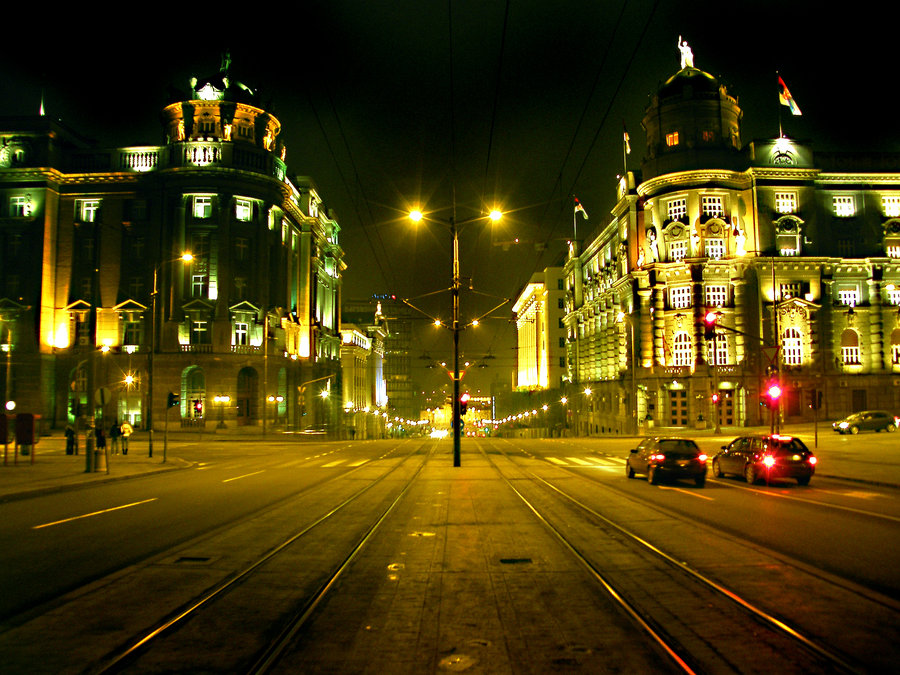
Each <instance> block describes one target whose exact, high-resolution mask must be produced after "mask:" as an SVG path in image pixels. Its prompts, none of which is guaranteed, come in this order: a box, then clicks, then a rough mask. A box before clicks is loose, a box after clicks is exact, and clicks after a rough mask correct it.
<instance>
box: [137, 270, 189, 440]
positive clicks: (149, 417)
mask: <svg viewBox="0 0 900 675" xmlns="http://www.w3.org/2000/svg"><path fill="white" fill-rule="evenodd" d="M193 259H194V256H192V255H191V254H190V253H187V252H185V253H182V254H181V256H180V257H178V258H175V259H173V260H164V261H163V262H161V263H160V264H159V265H156V266H155V267H154V268H153V292H152V293H151V294H150V324H151V325H150V354H149V356H148V357H147V360H148V363H147V371H148V372H147V375H148V377H147V381H148V382H147V397H148V399H149V400H148V401H147V430H148V431H149V432H150V435H149V439H148V442H147V447H148V456H149V457H153V353H154V352H155V351H156V324H157V318H156V296H157V295H158V294H159V289H158V282H159V272H160V270H161V269H162V268H163V265H166V264H167V263H173V262H177V261H179V260H180V261H182V262H190V261H192V260H193ZM166 417H168V415H167V416H166Z"/></svg>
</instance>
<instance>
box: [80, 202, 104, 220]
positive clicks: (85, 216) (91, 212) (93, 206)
mask: <svg viewBox="0 0 900 675" xmlns="http://www.w3.org/2000/svg"><path fill="white" fill-rule="evenodd" d="M76 209H77V212H78V217H79V218H80V219H81V222H83V223H94V222H96V221H97V213H98V212H99V211H100V200H99V199H79V200H78V201H77V202H76Z"/></svg>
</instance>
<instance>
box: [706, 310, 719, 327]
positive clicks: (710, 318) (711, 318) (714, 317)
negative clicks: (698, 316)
mask: <svg viewBox="0 0 900 675" xmlns="http://www.w3.org/2000/svg"><path fill="white" fill-rule="evenodd" d="M718 319H719V314H718V312H712V311H710V312H707V313H706V314H704V315H703V323H705V324H706V325H707V326H714V325H715V323H716V321H718Z"/></svg>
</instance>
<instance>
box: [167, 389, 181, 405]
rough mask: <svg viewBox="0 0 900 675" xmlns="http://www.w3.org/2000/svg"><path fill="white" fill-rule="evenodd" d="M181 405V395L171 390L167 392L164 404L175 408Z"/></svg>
mask: <svg viewBox="0 0 900 675" xmlns="http://www.w3.org/2000/svg"><path fill="white" fill-rule="evenodd" d="M180 405H181V396H179V395H178V394H173V393H172V392H171V391H170V392H169V399H168V402H167V404H166V407H168V408H177V407H178V406H180Z"/></svg>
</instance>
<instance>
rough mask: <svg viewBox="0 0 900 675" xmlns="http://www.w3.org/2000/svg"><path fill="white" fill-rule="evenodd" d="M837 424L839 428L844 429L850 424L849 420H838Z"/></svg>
mask: <svg viewBox="0 0 900 675" xmlns="http://www.w3.org/2000/svg"><path fill="white" fill-rule="evenodd" d="M838 426H839V427H840V428H841V429H846V428H847V427H849V426H850V422H838Z"/></svg>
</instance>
